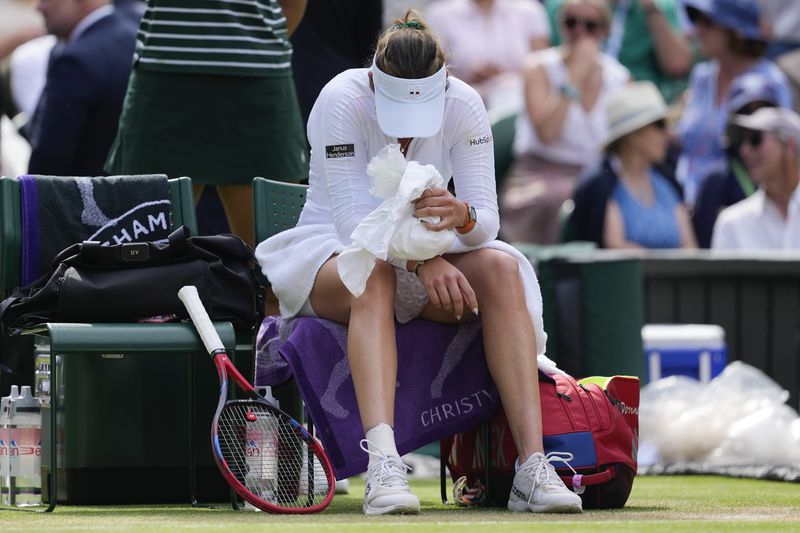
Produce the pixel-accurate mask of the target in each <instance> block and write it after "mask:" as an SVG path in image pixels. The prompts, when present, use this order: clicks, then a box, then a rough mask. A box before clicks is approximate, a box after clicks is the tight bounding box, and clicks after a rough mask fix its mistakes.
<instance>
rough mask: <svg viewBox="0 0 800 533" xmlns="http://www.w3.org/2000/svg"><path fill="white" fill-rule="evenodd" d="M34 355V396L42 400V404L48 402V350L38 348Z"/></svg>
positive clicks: (47, 403)
mask: <svg viewBox="0 0 800 533" xmlns="http://www.w3.org/2000/svg"><path fill="white" fill-rule="evenodd" d="M34 355H35V357H36V359H35V361H36V374H35V381H34V385H35V389H34V390H35V391H36V392H35V396H36V397H37V398H39V399H40V400H42V405H49V404H50V350H49V348H39V347H37V349H36V350H35V352H34Z"/></svg>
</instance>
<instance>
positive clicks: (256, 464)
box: [244, 411, 277, 510]
mask: <svg viewBox="0 0 800 533" xmlns="http://www.w3.org/2000/svg"><path fill="white" fill-rule="evenodd" d="M250 415H252V417H253V423H251V424H250V423H248V424H247V427H246V428H245V457H246V458H247V474H246V475H245V478H244V484H245V487H247V489H248V490H249V491H250V492H252V493H253V494H255V495H257V496H258V497H260V498H261V499H262V500H265V501H275V479H276V477H277V468H276V469H275V472H272V469H271V468H270V467H271V465H276V466H277V462H276V461H275V451H276V449H275V448H276V447H277V440H276V439H277V435H274V434H270V433H274V432H264V430H263V428H264V427H272V426H274V424H269V425H265V424H264V417H270V416H272V415H270V414H269V413H265V412H261V411H259V412H251V413H250ZM245 508H246V509H249V510H257V509H256V508H255V507H253V506H251V505H250V504H248V503H245Z"/></svg>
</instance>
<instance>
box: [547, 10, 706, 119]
mask: <svg viewBox="0 0 800 533" xmlns="http://www.w3.org/2000/svg"><path fill="white" fill-rule="evenodd" d="M544 4H545V8H546V9H547V13H548V15H549V18H550V24H551V28H552V30H553V41H552V43H553V45H558V44H560V43H561V41H562V38H563V35H560V34H559V32H558V31H557V30H558V28H559V19H558V12H559V10H560V8H561V6H562V5H563V4H564V0H545V2H544ZM609 5H610V7H611V11H612V16H611V24H610V26H609V32H608V38H607V39H606V41H605V43H604V45H603V51H604V52H605V53H607V54H608V55H610V56H611V57H614V58H616V59H618V60H619V62H620V63H622V64H623V65H624V66H625V67H626V68H627V69H628V70H630V72H631V76H632V78H633V79H635V80H649V81H652V82H653V83H655V84H656V85H657V86H658V90H659V91H660V92H661V95H662V96H663V97H664V99H665V100H666V101H667V102H668V103H672V102H674V101H676V100H677V99H678V98H679V97H680V95H681V94H682V93H683V91H684V90H685V89H686V83H687V81H688V76H689V70H690V69H691V68H692V61H693V59H692V52H691V49H690V47H689V40H688V39H687V37H686V35H685V33H684V30H683V27H682V24H681V21H680V0H609Z"/></svg>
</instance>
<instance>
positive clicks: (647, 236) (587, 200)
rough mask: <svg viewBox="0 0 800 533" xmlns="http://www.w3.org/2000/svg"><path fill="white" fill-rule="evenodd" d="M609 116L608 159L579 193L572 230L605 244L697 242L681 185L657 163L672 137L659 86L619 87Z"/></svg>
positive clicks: (670, 245) (692, 245) (643, 245)
mask: <svg viewBox="0 0 800 533" xmlns="http://www.w3.org/2000/svg"><path fill="white" fill-rule="evenodd" d="M606 116H607V118H608V125H609V129H608V134H607V136H606V139H605V142H604V143H603V148H604V151H605V153H606V159H605V161H604V162H603V164H602V166H601V168H600V170H599V171H598V172H597V173H596V174H595V175H593V176H592V177H591V178H589V180H588V181H587V182H585V183H584V184H583V185H582V186H581V187H580V188H579V189H578V190H577V191H576V193H575V210H574V212H573V216H572V218H571V220H570V228H569V232H570V234H571V235H570V236H571V237H572V238H575V239H586V240H593V241H595V242H597V243H598V244H600V245H602V246H604V247H606V248H679V247H684V248H696V247H697V242H696V240H695V238H694V234H693V232H692V228H691V223H690V221H689V214H688V212H687V210H686V208H685V207H684V206H683V204H682V203H681V200H680V195H679V191H678V190H676V186H675V184H674V183H671V182H670V181H669V180H668V179H667V178H666V177H664V175H663V174H662V172H660V171H659V170H658V169H657V168H656V165H658V164H659V163H661V162H662V161H663V160H664V158H665V156H666V153H667V143H668V138H667V131H666V128H667V123H666V116H667V105H666V103H665V102H664V99H663V97H662V96H661V94H660V93H659V92H658V89H657V88H656V86H655V85H654V84H653V83H652V82H645V81H642V82H636V83H631V84H629V85H627V86H625V87H623V88H622V89H619V90H618V91H617V92H616V93H615V94H614V95H612V96H611V98H610V99H609V101H608V105H607V107H606Z"/></svg>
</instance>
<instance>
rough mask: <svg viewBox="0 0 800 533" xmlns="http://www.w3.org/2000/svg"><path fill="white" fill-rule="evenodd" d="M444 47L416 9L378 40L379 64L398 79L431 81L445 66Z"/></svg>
mask: <svg viewBox="0 0 800 533" xmlns="http://www.w3.org/2000/svg"><path fill="white" fill-rule="evenodd" d="M444 62H445V53H444V48H443V47H442V43H441V42H440V41H439V38H438V37H437V36H436V34H434V33H433V31H431V29H430V27H429V26H428V23H427V22H425V20H424V19H423V18H422V17H421V16H420V14H419V13H417V11H416V10H414V9H409V10H408V11H406V13H405V15H404V16H403V17H402V18H398V19H395V20H394V21H393V23H392V25H391V26H389V28H387V29H386V30H385V31H384V32H383V33H382V34H381V36H380V37H379V38H378V43H377V45H376V47H375V64H376V65H377V66H378V68H379V69H381V71H383V72H385V73H386V74H389V75H390V76H395V77H398V78H414V79H418V78H427V77H428V76H432V75H433V74H435V73H437V72H438V71H439V70H440V69H441V68H442V65H444Z"/></svg>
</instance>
